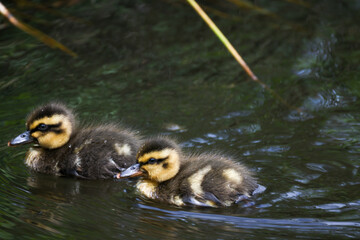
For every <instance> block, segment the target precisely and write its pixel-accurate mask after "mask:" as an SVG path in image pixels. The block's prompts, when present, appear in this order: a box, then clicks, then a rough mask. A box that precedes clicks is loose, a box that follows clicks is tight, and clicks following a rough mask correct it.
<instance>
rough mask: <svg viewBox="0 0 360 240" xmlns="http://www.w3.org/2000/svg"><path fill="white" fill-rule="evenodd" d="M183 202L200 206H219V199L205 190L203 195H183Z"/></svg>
mask: <svg viewBox="0 0 360 240" xmlns="http://www.w3.org/2000/svg"><path fill="white" fill-rule="evenodd" d="M183 202H184V203H185V204H189V205H196V206H201V207H218V206H221V205H222V204H221V201H220V200H219V199H218V198H217V197H216V196H215V195H214V194H212V193H209V192H206V193H204V195H203V196H201V197H199V196H195V195H188V196H185V197H183Z"/></svg>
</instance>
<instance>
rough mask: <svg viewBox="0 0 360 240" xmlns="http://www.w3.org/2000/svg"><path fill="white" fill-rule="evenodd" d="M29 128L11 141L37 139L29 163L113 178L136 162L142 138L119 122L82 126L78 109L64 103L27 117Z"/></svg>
mask: <svg viewBox="0 0 360 240" xmlns="http://www.w3.org/2000/svg"><path fill="white" fill-rule="evenodd" d="M26 128H27V131H25V132H24V133H22V134H20V135H19V136H17V137H16V138H14V139H13V140H11V141H10V142H9V143H8V146H17V145H22V144H27V143H34V145H33V146H32V147H30V148H29V150H28V151H27V153H26V157H25V164H26V165H27V166H28V167H30V169H32V170H35V171H37V172H40V173H46V174H52V175H58V176H74V177H78V178H84V179H106V178H112V177H113V175H114V174H116V173H117V172H119V171H121V170H123V169H126V168H127V167H129V166H131V165H132V164H134V163H136V151H137V149H138V148H139V144H140V142H141V139H140V137H139V136H137V135H136V134H135V133H133V132H131V131H130V130H127V129H121V128H118V127H117V126H115V125H111V124H108V125H100V126H92V127H82V128H78V127H77V124H76V121H75V116H74V113H73V112H72V111H71V110H70V109H69V108H67V107H66V106H65V105H64V104H62V103H56V102H51V103H48V104H46V105H43V106H40V107H38V108H36V109H35V110H34V111H33V112H31V113H30V114H29V115H28V117H27V120H26Z"/></svg>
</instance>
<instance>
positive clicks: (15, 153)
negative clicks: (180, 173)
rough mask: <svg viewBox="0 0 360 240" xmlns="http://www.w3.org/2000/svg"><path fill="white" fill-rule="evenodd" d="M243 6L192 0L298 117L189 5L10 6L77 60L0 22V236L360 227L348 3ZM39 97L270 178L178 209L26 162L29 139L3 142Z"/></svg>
mask: <svg viewBox="0 0 360 240" xmlns="http://www.w3.org/2000/svg"><path fill="white" fill-rule="evenodd" d="M44 2H45V1H44ZM255 2H256V4H258V6H260V7H262V9H266V10H267V11H270V12H271V14H269V13H267V12H265V14H264V12H263V11H256V9H243V8H239V7H237V6H235V5H233V4H232V3H229V2H227V1H224V2H222V1H218V2H217V1H204V4H205V6H206V7H207V8H206V9H207V11H209V13H210V15H211V17H212V18H213V19H214V21H215V22H216V23H217V24H218V25H219V27H220V28H221V29H222V30H223V31H224V33H225V34H226V35H227V36H228V37H229V39H230V41H231V42H232V43H233V44H234V46H235V47H236V48H237V49H238V50H239V52H240V54H242V56H243V57H244V58H245V60H246V61H247V62H248V64H249V65H250V66H251V67H252V69H253V71H254V72H255V73H256V74H257V75H258V77H259V78H260V79H261V80H262V81H264V82H265V83H266V84H268V85H269V86H270V87H271V88H272V89H273V90H274V91H276V92H277V93H278V94H279V95H281V96H282V97H283V98H284V99H285V100H286V101H287V102H288V103H289V104H290V105H292V106H295V107H299V108H301V109H302V110H303V113H301V114H299V113H297V112H296V111H294V110H292V109H289V108H288V107H287V106H284V105H283V104H282V103H281V102H280V101H278V100H277V99H276V98H274V97H273V96H272V95H271V93H270V92H269V91H266V90H264V89H262V88H261V87H260V86H259V85H258V84H256V83H254V82H252V81H251V80H249V78H248V77H247V76H246V75H245V73H244V71H243V70H242V69H241V68H240V67H239V66H238V64H237V63H236V62H235V61H234V60H233V59H232V57H231V56H230V54H229V53H228V52H227V51H226V50H225V48H224V47H223V46H222V45H221V44H220V42H219V41H218V39H216V37H215V36H214V35H213V33H212V32H211V31H210V30H209V29H208V28H207V26H206V25H205V24H204V23H203V22H202V21H201V19H200V18H199V17H198V16H197V15H196V13H194V12H193V10H192V9H191V8H190V7H189V6H187V5H186V4H181V3H180V2H176V1H136V2H134V1H119V2H117V1H93V2H91V3H85V2H83V3H78V4H75V5H72V6H64V7H62V8H55V10H56V11H59V12H61V13H62V14H64V15H62V16H59V15H57V14H54V13H51V12H49V11H44V10H39V8H36V7H24V8H21V7H20V6H16V5H13V6H12V5H9V7H12V8H14V9H16V10H17V11H20V12H22V13H24V14H28V15H30V16H33V17H31V19H28V20H27V22H28V23H30V24H32V25H33V26H36V27H37V28H39V29H41V30H42V31H44V32H46V33H48V34H49V35H51V36H53V37H54V38H56V39H57V40H59V41H61V42H62V43H64V44H66V45H67V46H68V47H69V48H71V49H72V50H73V51H75V52H77V53H78V54H79V57H78V58H76V59H73V58H71V57H70V56H67V55H66V54H64V53H62V52H60V51H58V50H54V49H51V48H48V47H46V46H44V45H43V44H41V43H39V42H38V41H37V40H35V39H34V38H32V37H31V36H28V35H26V34H25V33H23V32H21V31H20V30H18V29H15V28H13V27H11V26H9V27H7V28H5V29H2V30H0V44H1V45H0V49H1V52H2V54H1V56H0V72H1V78H0V92H1V94H0V126H1V128H0V143H1V146H0V159H1V161H0V184H1V188H0V192H1V193H0V238H1V239H17V238H18V239H34V238H35V239H48V238H52V239H69V238H70V239H100V238H104V239H119V238H123V237H126V238H129V239H159V238H168V239H172V238H183V239H194V238H195V237H196V238H197V239H209V238H212V239H235V238H238V239H273V238H277V239H290V238H295V237H296V238H307V239H329V238H337V239H346V238H359V237H360V233H359V230H360V221H359V220H360V217H359V209H360V192H359V185H360V177H359V165H360V160H359V153H360V147H359V146H360V145H359V141H360V139H359V136H360V124H359V117H360V105H359V101H358V98H359V96H360V85H359V81H358V79H359V77H360V76H359V72H360V71H359V70H360V69H359V66H360V62H359V59H360V55H359V54H360V52H359V40H358V39H360V31H359V28H358V22H360V21H359V20H360V19H359V14H358V12H359V10H360V3H359V1H325V0H323V1H320V0H318V1H307V2H309V3H310V2H311V6H307V5H301V4H299V3H298V4H296V3H294V2H296V1H271V2H269V1H255ZM44 4H45V3H44ZM214 9H215V10H217V11H215V10H214ZM219 11H220V12H221V14H219ZM65 14H66V15H65ZM24 16H26V15H24ZM50 100H62V101H64V102H66V103H67V104H69V105H70V106H71V107H73V108H75V109H76V112H77V114H78V117H79V118H80V119H81V121H83V122H86V123H89V122H99V121H102V122H120V123H122V124H124V125H126V126H131V127H132V128H134V129H137V130H138V131H139V132H141V133H142V134H143V135H145V136H150V135H153V134H159V133H161V134H166V135H169V136H171V137H174V138H176V139H178V141H179V142H180V143H181V145H182V146H183V147H184V149H185V150H186V151H189V152H192V151H209V150H213V149H216V150H219V151H223V152H225V153H229V154H233V155H235V156H237V159H239V161H241V162H243V163H244V164H246V165H247V166H249V167H250V168H251V169H252V170H253V171H254V172H255V173H256V175H257V177H258V179H259V182H260V183H261V184H263V185H265V186H266V187H267V189H266V191H265V192H264V193H263V194H261V195H259V196H257V197H256V198H255V199H254V201H255V205H254V206H253V207H243V206H241V205H239V206H233V207H229V208H221V209H207V208H178V207H174V206H169V205H166V204H160V203H156V202H153V201H149V200H147V199H144V198H142V197H140V196H139V195H138V194H137V193H136V192H135V191H134V187H133V186H134V184H135V182H133V181H115V180H108V181H81V180H75V179H72V178H61V177H54V176H46V175H41V174H37V173H33V172H30V171H29V170H28V169H27V168H26V167H25V165H24V163H23V159H24V156H25V152H26V150H27V146H22V147H18V148H8V147H7V146H6V144H7V141H9V140H10V139H11V138H13V137H14V136H16V135H17V134H19V133H20V132H22V131H24V129H25V128H24V123H25V117H26V115H27V113H28V112H29V111H30V110H31V109H32V108H33V107H35V106H36V105H38V104H42V103H44V102H47V101H50Z"/></svg>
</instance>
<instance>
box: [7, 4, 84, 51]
mask: <svg viewBox="0 0 360 240" xmlns="http://www.w3.org/2000/svg"><path fill="white" fill-rule="evenodd" d="M0 13H1V14H2V15H4V17H6V18H7V19H8V20H9V22H10V23H12V24H13V25H14V26H16V27H17V28H20V29H21V30H23V31H24V32H26V33H28V34H30V35H32V36H34V37H35V38H37V39H39V40H40V41H41V42H43V43H45V44H46V45H48V46H49V47H52V48H59V49H60V50H62V51H63V52H66V53H67V54H69V55H71V56H73V57H77V54H76V53H74V52H73V51H71V50H70V49H68V48H67V47H65V46H64V45H62V44H61V43H59V42H57V41H56V40H55V39H53V38H51V37H49V36H48V35H46V34H45V33H42V32H41V31H39V30H37V29H35V28H33V27H31V26H29V25H27V24H25V23H22V22H21V21H19V20H17V19H16V18H15V17H14V16H13V15H12V14H11V13H10V11H9V10H8V9H7V8H6V7H5V6H4V5H3V4H2V3H1V2H0Z"/></svg>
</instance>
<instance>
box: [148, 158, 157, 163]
mask: <svg viewBox="0 0 360 240" xmlns="http://www.w3.org/2000/svg"><path fill="white" fill-rule="evenodd" d="M148 163H150V164H154V163H156V159H155V158H150V159H149V160H148Z"/></svg>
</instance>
